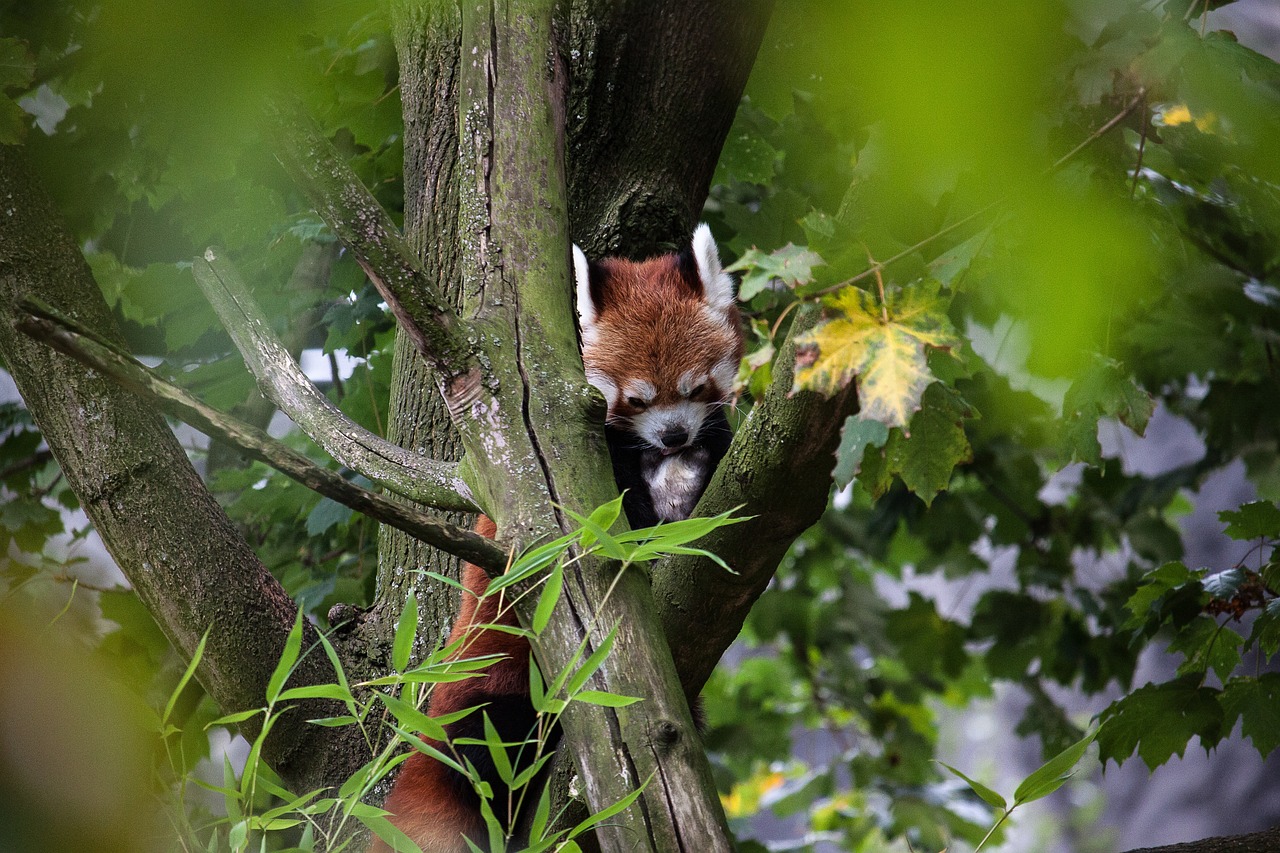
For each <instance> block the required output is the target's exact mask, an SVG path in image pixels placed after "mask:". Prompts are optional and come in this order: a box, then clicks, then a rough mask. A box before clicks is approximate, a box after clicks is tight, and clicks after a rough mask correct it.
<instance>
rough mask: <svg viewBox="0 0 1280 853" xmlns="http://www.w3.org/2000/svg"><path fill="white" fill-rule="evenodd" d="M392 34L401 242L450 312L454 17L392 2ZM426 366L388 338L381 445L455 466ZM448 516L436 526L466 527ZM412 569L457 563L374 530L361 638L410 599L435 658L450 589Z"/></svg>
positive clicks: (430, 6) (457, 442)
mask: <svg viewBox="0 0 1280 853" xmlns="http://www.w3.org/2000/svg"><path fill="white" fill-rule="evenodd" d="M391 13H392V32H393V36H394V38H395V44H396V54H397V58H398V61H399V66H400V97H401V103H402V110H403V113H404V231H405V235H404V236H405V242H406V243H408V245H409V248H410V249H411V250H412V251H413V252H414V254H416V255H417V257H418V259H419V261H421V263H422V268H423V270H424V272H425V274H426V277H427V279H428V280H429V281H432V282H433V283H434V285H435V288H436V289H437V290H438V291H439V292H440V293H441V294H442V295H443V296H444V298H445V299H446V300H447V301H448V302H449V303H450V304H451V305H452V306H453V308H454V310H459V311H460V310H461V308H462V286H461V282H462V278H461V269H460V261H459V257H458V234H457V230H458V180H459V176H458V58H459V43H460V39H461V37H462V17H461V13H460V11H459V10H458V7H457V3H456V2H452V0H436V2H430V3H424V2H421V0H396V2H394V3H392V5H391ZM436 385H437V379H436V377H435V375H434V374H433V372H432V371H431V368H430V366H429V365H428V364H427V363H426V361H425V360H423V359H422V358H421V357H420V356H419V355H418V353H417V351H416V350H415V349H414V348H413V345H412V342H411V341H409V340H408V338H407V336H406V335H404V334H403V333H402V332H399V331H397V333H396V344H395V355H394V362H393V365H392V376H391V400H390V404H389V413H388V418H387V438H388V439H389V440H391V441H393V442H395V443H396V444H399V445H401V446H402V447H404V448H406V449H408V450H411V451H413V452H415V453H420V454H423V455H425V456H426V457H428V458H430V459H438V460H440V461H442V462H449V463H456V462H458V461H459V460H460V459H461V458H462V441H461V439H460V437H459V436H458V431H457V430H456V429H455V428H454V426H453V422H452V420H451V419H450V417H449V412H448V410H447V409H446V408H445V405H444V399H443V398H442V397H441V396H440V395H439V394H437V393H433V389H434V388H435V387H436ZM467 518H468V517H467V516H465V515H464V514H462V513H452V514H449V515H446V516H445V519H446V520H447V521H449V522H451V523H454V524H464V523H467ZM414 569H426V570H429V571H434V572H436V573H438V574H442V575H445V576H446V577H451V578H455V579H456V578H458V577H459V562H458V560H457V558H455V557H452V556H451V555H449V554H446V553H444V552H442V551H439V550H437V549H434V548H428V547H426V546H425V545H423V543H421V542H419V541H418V540H416V539H414V538H412V537H410V536H405V535H404V534H402V533H400V532H398V531H395V530H390V529H388V528H385V527H384V528H383V529H382V533H381V536H380V540H379V543H378V585H377V589H378V593H377V602H376V604H375V606H374V608H373V610H372V611H371V612H370V614H369V617H370V623H369V625H370V628H369V636H368V640H369V641H370V642H371V643H373V644H374V646H375V647H376V648H382V649H389V648H390V646H391V637H392V636H393V633H394V629H395V621H396V617H397V616H398V615H399V613H400V609H401V607H402V606H403V603H404V600H405V597H406V596H407V595H408V594H409V592H410V591H412V592H413V593H414V595H415V598H416V599H417V601H418V606H419V610H420V613H421V619H422V621H421V623H420V626H419V629H418V642H417V644H416V645H415V648H414V651H415V654H416V655H418V656H421V655H422V654H424V653H429V652H431V651H432V650H434V649H435V648H436V647H437V646H439V645H440V643H441V642H442V641H443V640H444V638H445V637H446V636H447V635H448V633H449V627H450V625H451V624H452V622H453V617H454V615H455V614H456V613H457V612H458V605H459V595H458V593H457V591H456V590H455V589H454V588H453V587H448V586H445V585H444V584H438V583H434V582H431V581H430V580H428V579H426V578H424V577H423V576H422V575H421V574H416V573H415V572H414V571H413V570H414Z"/></svg>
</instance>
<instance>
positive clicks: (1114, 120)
mask: <svg viewBox="0 0 1280 853" xmlns="http://www.w3.org/2000/svg"><path fill="white" fill-rule="evenodd" d="M1145 100H1146V90H1145V89H1139V90H1138V94H1137V96H1136V97H1134V98H1133V100H1131V101H1129V103H1128V104H1126V105H1125V107H1124V109H1122V110H1120V112H1118V113H1116V114H1115V115H1114V116H1112V117H1111V119H1110V120H1109V121H1107V123H1106V124H1104V125H1102V126H1101V127H1099V128H1098V129H1097V130H1095V131H1094V132H1093V133H1091V134H1089V136H1088V137H1087V138H1086V139H1085V140H1084V141H1083V142H1081V143H1080V144H1079V145H1077V146H1076V147H1075V148H1072V149H1071V150H1070V151H1068V152H1067V153H1066V154H1063V155H1062V156H1061V157H1059V158H1058V159H1057V160H1055V161H1054V162H1053V165H1051V166H1050V167H1049V168H1048V169H1046V170H1045V172H1044V174H1045V176H1046V177H1047V176H1048V175H1051V174H1053V173H1054V172H1056V171H1057V170H1058V169H1060V168H1061V167H1062V166H1063V165H1064V164H1066V163H1067V162H1068V161H1070V160H1071V159H1072V158H1073V157H1075V156H1076V155H1077V154H1079V153H1080V152H1081V151H1083V150H1084V149H1085V148H1088V147H1089V146H1090V145H1092V144H1093V143H1094V142H1097V141H1098V139H1100V138H1101V137H1102V136H1103V135H1105V134H1106V133H1107V131H1109V130H1111V129H1112V128H1113V127H1115V126H1116V125H1118V124H1119V123H1120V122H1122V121H1124V120H1125V118H1127V117H1128V116H1129V114H1130V113H1132V112H1133V111H1134V110H1135V109H1136V108H1137V107H1138V105H1139V104H1141V103H1143V102H1144V101H1145ZM1012 197H1013V196H1012V195H1008V196H1005V197H1004V198H1002V199H999V200H997V201H993V202H991V203H990V204H988V205H985V206H983V207H981V208H979V209H978V210H976V211H974V212H973V213H971V214H969V215H968V216H966V217H964V218H962V219H958V220H956V221H955V222H953V223H951V224H950V225H948V226H947V227H946V228H943V229H941V230H939V231H935V232H934V233H932V234H930V235H929V236H928V237H925V238H924V239H923V240H920V241H919V242H917V243H915V244H913V245H911V246H908V247H907V248H905V249H903V250H902V251H901V252H898V253H897V254H896V255H892V256H890V257H889V258H886V259H885V260H883V261H881V262H880V263H878V264H875V265H873V266H871V267H870V268H868V269H865V270H863V271H862V272H860V273H858V274H857V275H854V276H851V277H850V278H847V279H845V280H844V281H842V282H840V283H839V284H833V285H831V286H830V287H824V288H823V289H821V290H818V291H815V292H814V293H812V294H810V298H813V297H818V296H825V295H827V294H828V293H834V292H836V291H837V290H840V289H842V288H845V287H848V286H849V285H851V284H856V283H858V282H859V281H862V280H863V279H866V278H869V277H871V276H875V275H880V271H881V270H883V269H884V268H885V267H887V266H889V265H890V264H893V263H897V262H898V261H900V260H902V259H903V258H907V257H910V256H911V255H914V254H915V253H916V252H918V251H920V250H921V249H923V248H924V247H925V246H927V245H929V244H930V243H932V242H934V241H935V240H938V239H941V238H942V237H945V236H947V235H948V234H950V233H951V232H953V231H955V230H957V229H959V228H963V227H964V226H966V225H968V224H969V223H970V222H973V221H974V220H975V219H978V218H979V217H981V216H985V215H986V214H987V213H989V212H991V211H992V210H994V209H995V208H997V207H1000V206H1001V205H1003V204H1005V203H1006V202H1007V201H1009V199H1010V198H1012Z"/></svg>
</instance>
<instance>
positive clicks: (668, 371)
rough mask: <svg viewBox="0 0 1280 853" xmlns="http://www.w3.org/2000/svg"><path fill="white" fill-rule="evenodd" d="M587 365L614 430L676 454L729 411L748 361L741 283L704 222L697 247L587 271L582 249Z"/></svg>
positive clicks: (578, 265)
mask: <svg viewBox="0 0 1280 853" xmlns="http://www.w3.org/2000/svg"><path fill="white" fill-rule="evenodd" d="M574 267H575V277H576V279H577V291H578V317H579V321H580V326H581V329H582V361H583V365H584V366H585V368H586V374H587V381H588V382H590V383H591V384H592V385H594V386H595V387H596V388H597V389H599V390H600V393H601V394H603V395H604V398H605V401H606V402H607V403H608V406H609V414H608V422H609V424H610V425H611V426H614V427H616V428H618V429H623V430H626V431H628V432H631V433H633V434H634V435H635V436H636V437H637V439H639V440H640V441H641V442H643V443H644V444H647V445H649V446H650V447H653V448H657V449H659V450H662V451H663V452H667V453H673V452H676V451H678V450H680V449H682V448H684V447H687V446H688V445H690V444H691V443H692V442H693V441H694V440H695V439H696V438H697V435H698V431H699V430H700V429H701V427H702V423H703V421H704V419H705V418H706V416H707V415H708V414H709V413H710V412H711V411H712V410H713V409H714V407H716V406H720V405H724V404H725V402H726V400H727V399H728V397H729V395H730V394H731V393H732V391H733V380H734V377H735V376H736V375H737V373H738V363H739V361H741V359H742V331H741V329H740V327H739V318H738V309H737V307H736V305H735V303H734V294H733V280H732V279H731V278H730V277H729V275H728V274H727V273H725V272H724V271H723V269H722V268H721V266H720V257H719V253H718V251H717V250H716V246H715V242H714V240H713V239H712V237H711V231H710V229H708V228H707V226H705V225H701V226H699V227H698V230H697V231H695V232H694V238H693V242H692V246H691V250H690V251H688V252H682V253H680V254H671V255H662V256H659V257H656V258H651V259H649V260H647V261H639V262H636V261H627V260H622V259H619V258H608V259H605V260H604V261H601V262H600V263H598V264H588V263H587V261H586V258H585V257H584V256H583V255H582V252H581V250H579V249H578V248H577V247H576V246H575V247H574Z"/></svg>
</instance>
